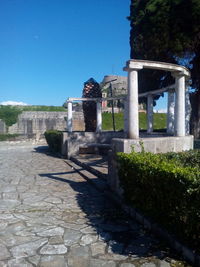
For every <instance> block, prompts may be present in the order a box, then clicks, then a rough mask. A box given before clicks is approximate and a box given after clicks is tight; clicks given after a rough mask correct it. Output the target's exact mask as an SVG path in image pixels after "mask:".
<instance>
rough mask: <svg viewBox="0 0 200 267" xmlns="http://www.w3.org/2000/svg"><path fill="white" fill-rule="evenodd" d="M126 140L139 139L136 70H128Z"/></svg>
mask: <svg viewBox="0 0 200 267" xmlns="http://www.w3.org/2000/svg"><path fill="white" fill-rule="evenodd" d="M128 138H129V139H138V138H139V117H138V70H137V69H128Z"/></svg>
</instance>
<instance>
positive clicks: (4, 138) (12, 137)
mask: <svg viewBox="0 0 200 267" xmlns="http://www.w3.org/2000/svg"><path fill="white" fill-rule="evenodd" d="M17 136H19V135H18V134H0V141H7V140H15V139H16V137H17Z"/></svg>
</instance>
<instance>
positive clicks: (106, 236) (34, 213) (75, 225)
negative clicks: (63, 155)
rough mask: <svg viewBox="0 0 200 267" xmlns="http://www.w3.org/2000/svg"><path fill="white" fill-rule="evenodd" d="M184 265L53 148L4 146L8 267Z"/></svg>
mask: <svg viewBox="0 0 200 267" xmlns="http://www.w3.org/2000/svg"><path fill="white" fill-rule="evenodd" d="M177 260H178V258H177V257H176V256H175V255H174V254H172V253H171V252H170V250H169V249H168V248H167V247H166V246H165V245H164V244H162V243H161V242H159V241H158V240H157V239H156V238H155V237H153V236H152V235H151V234H150V233H146V232H145V231H144V230H143V229H142V227H141V226H140V225H139V224H137V223H136V222H134V221H133V220H130V219H128V218H127V216H126V215H124V214H123V213H122V212H121V211H120V209H119V207H116V206H115V205H114V204H113V203H111V201H110V200H108V199H106V198H105V196H104V195H103V193H101V192H99V191H97V190H96V189H95V188H94V187H93V186H92V185H90V184H89V183H88V182H87V181H86V180H84V179H83V178H82V177H81V176H80V175H79V174H78V173H77V172H75V171H74V170H73V169H72V168H71V167H70V166H68V165H67V164H66V163H65V162H64V161H63V160H62V159H59V158H56V157H53V156H51V155H50V154H48V150H47V148H46V147H42V146H41V147H39V148H38V147H37V146H36V145H34V144H32V143H30V142H29V143H25V142H24V143H9V142H2V143H1V144H0V267H1V266H12V267H18V266H19V267H21V266H22V267H25V266H27V267H29V266H42V267H45V266H47V267H51V266H56V267H62V266H63V267H64V266H66V267H79V266H81V267H101V266H105V267H134V266H135V267H137V266H142V267H147V266H148V267H155V266H160V267H169V266H175V264H178V261H177ZM177 266H181V265H177ZM182 266H183V265H182Z"/></svg>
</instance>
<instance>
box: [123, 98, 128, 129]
mask: <svg viewBox="0 0 200 267" xmlns="http://www.w3.org/2000/svg"><path fill="white" fill-rule="evenodd" d="M124 132H125V133H126V134H127V133H128V99H127V98H126V99H125V100H124Z"/></svg>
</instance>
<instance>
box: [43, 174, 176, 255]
mask: <svg viewBox="0 0 200 267" xmlns="http://www.w3.org/2000/svg"><path fill="white" fill-rule="evenodd" d="M75 173H77V172H76V171H75V170H72V171H69V172H61V173H45V174H40V176H41V177H44V178H49V179H52V180H56V181H60V182H64V183H68V184H69V185H70V186H71V188H72V189H73V190H74V191H76V192H77V195H76V200H77V204H78V206H79V207H80V208H81V210H82V211H83V212H84V213H85V214H86V218H87V219H88V220H89V223H88V225H90V226H91V227H93V228H94V229H95V231H96V233H97V234H98V235H99V236H100V239H101V240H103V241H104V242H106V243H107V245H108V248H107V253H108V254H109V253H111V252H113V253H115V254H120V255H124V256H133V258H155V259H160V260H162V259H165V258H166V257H173V258H177V255H174V253H172V251H171V250H170V249H169V248H168V247H167V246H166V244H165V243H163V242H161V241H158V240H157V239H156V238H155V237H154V236H153V235H152V234H151V233H149V232H147V231H145V230H144V229H143V228H142V226H141V225H139V224H138V223H137V222H136V221H134V220H133V219H131V218H130V217H128V216H127V214H125V213H124V212H123V211H122V210H121V209H120V207H119V206H117V205H116V203H114V202H113V201H111V199H108V198H107V197H106V196H105V195H104V194H103V193H102V192H100V191H98V190H97V189H96V188H94V186H92V185H90V184H89V183H88V182H87V181H85V182H84V181H81V182H80V180H79V181H78V180H77V181H76V178H72V176H71V174H75ZM62 175H65V176H66V175H67V178H62V177H61V176H62ZM68 175H69V177H68ZM72 179H73V180H72ZM97 179H98V178H97Z"/></svg>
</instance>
